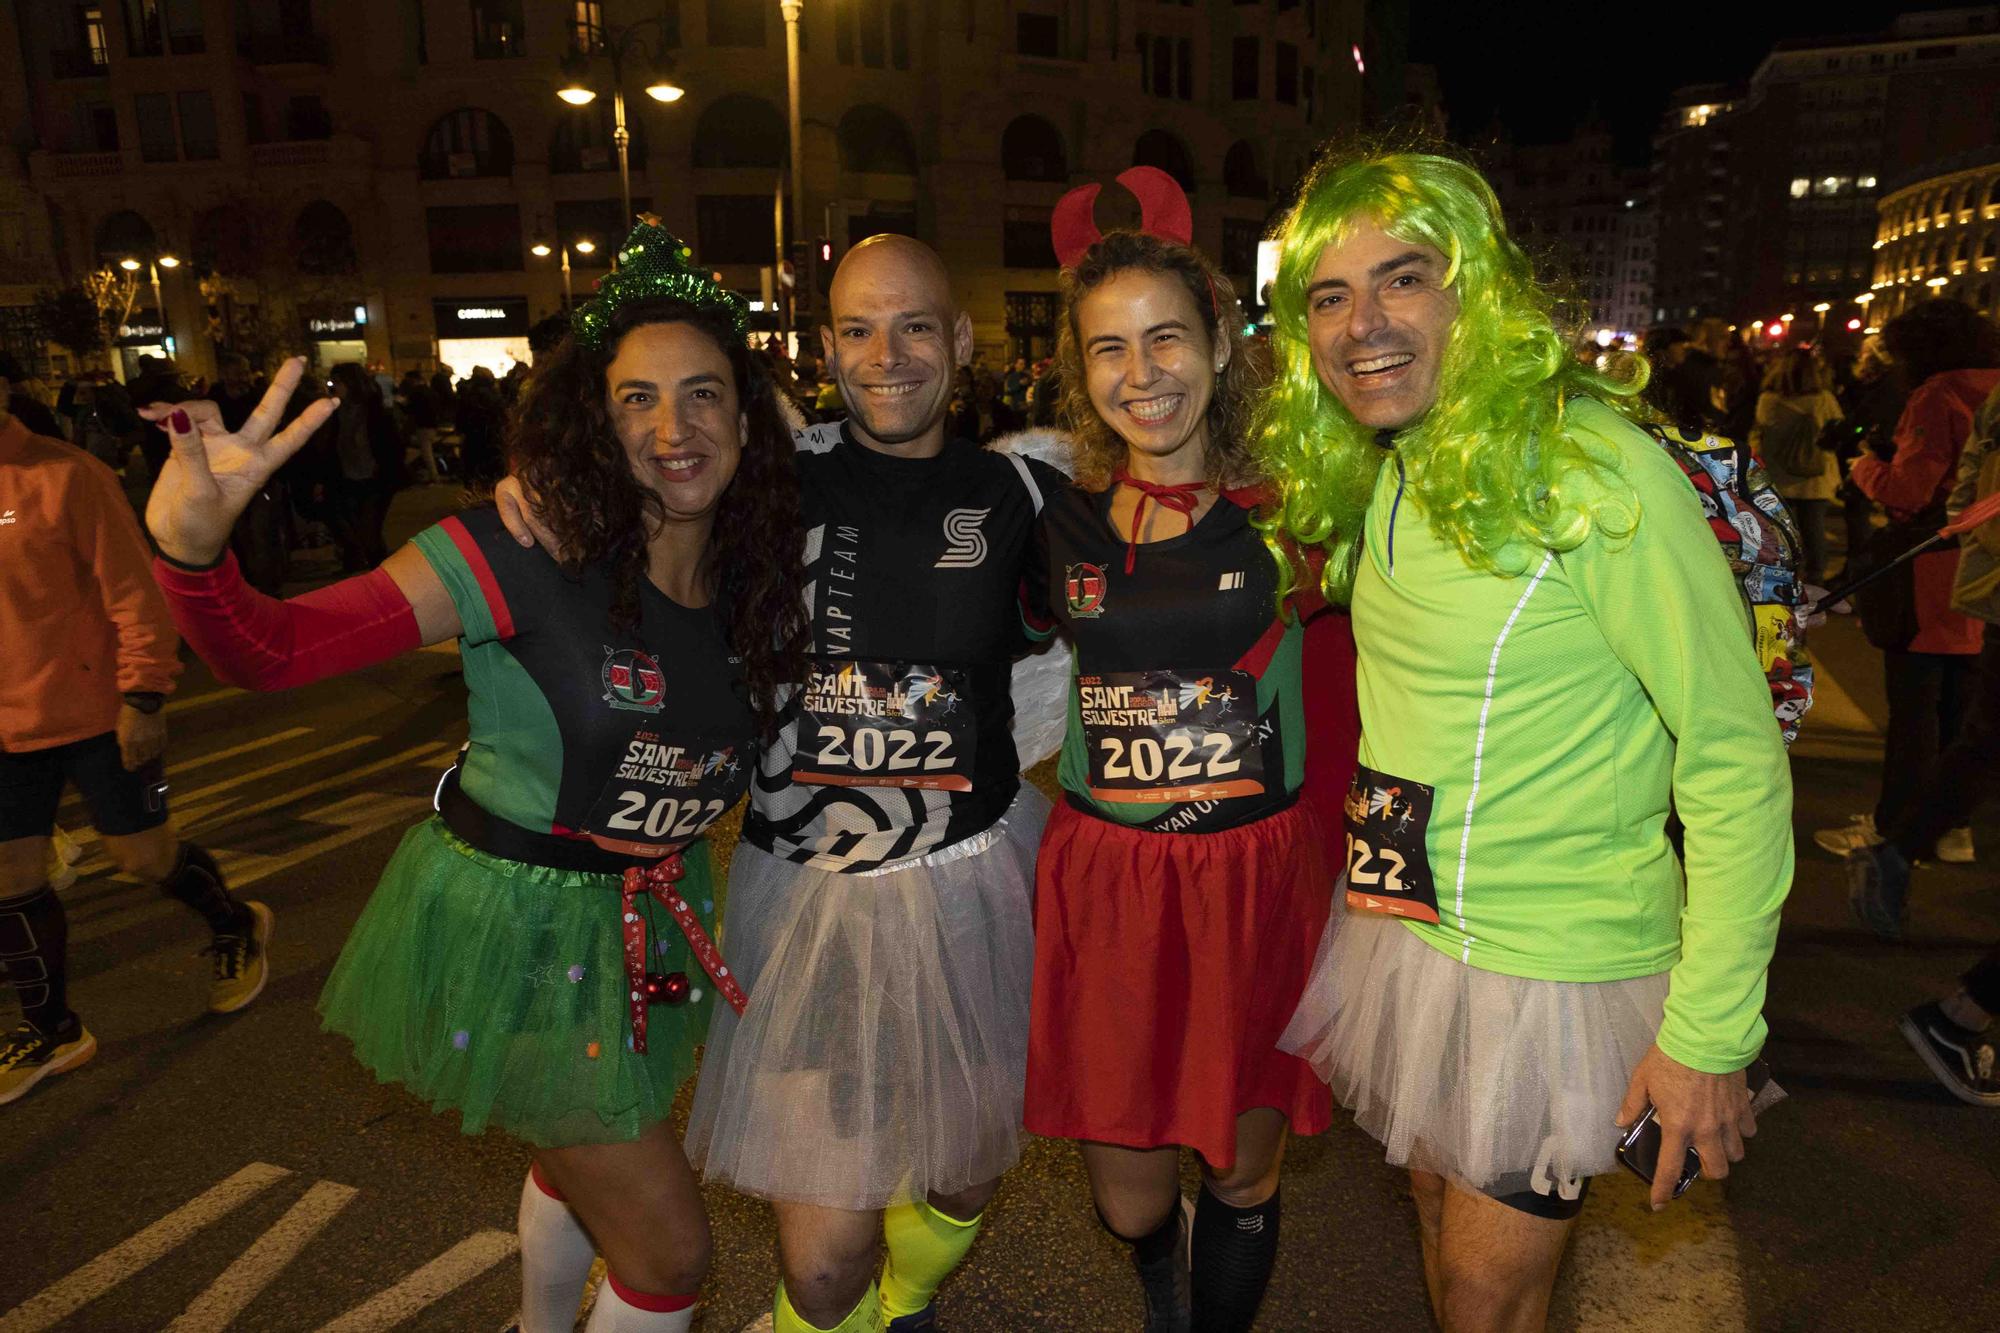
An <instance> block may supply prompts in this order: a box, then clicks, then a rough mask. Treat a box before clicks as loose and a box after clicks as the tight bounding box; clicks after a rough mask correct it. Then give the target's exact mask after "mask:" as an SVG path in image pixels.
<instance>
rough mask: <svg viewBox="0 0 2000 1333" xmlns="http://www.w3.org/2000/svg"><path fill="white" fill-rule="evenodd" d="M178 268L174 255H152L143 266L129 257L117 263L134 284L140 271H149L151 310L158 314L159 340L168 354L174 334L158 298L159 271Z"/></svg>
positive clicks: (165, 309)
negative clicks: (151, 296) (151, 283)
mask: <svg viewBox="0 0 2000 1333" xmlns="http://www.w3.org/2000/svg"><path fill="white" fill-rule="evenodd" d="M180 266H181V261H180V260H179V259H178V258H177V257H176V256H174V255H154V256H153V257H152V258H150V259H148V260H147V261H146V262H145V263H143V264H141V263H140V262H139V261H138V260H136V259H133V258H132V257H130V256H129V255H128V256H126V257H125V258H124V259H121V260H119V261H118V267H119V268H122V269H124V270H125V271H126V272H127V273H130V274H132V275H133V281H135V282H136V281H138V274H139V270H140V269H142V268H143V269H146V270H148V271H149V273H150V275H151V277H152V280H153V309H154V310H156V311H158V312H159V316H160V338H161V340H162V341H163V342H164V344H165V346H166V349H167V351H168V353H169V354H171V353H172V352H173V351H174V334H173V328H172V326H171V325H169V324H168V323H167V303H166V301H165V300H163V299H162V298H161V296H160V270H161V269H167V270H169V271H171V270H173V269H177V268H179V267H180Z"/></svg>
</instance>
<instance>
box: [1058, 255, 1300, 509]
mask: <svg viewBox="0 0 2000 1333" xmlns="http://www.w3.org/2000/svg"><path fill="white" fill-rule="evenodd" d="M1132 270H1137V271H1139V272H1142V273H1163V274H1167V275H1169V276H1171V277H1174V278H1177V279H1179V281H1180V284H1181V286H1182V287H1184V288H1186V289H1187V294H1188V297H1189V299H1190V300H1192V301H1193V302H1194V305H1195V309H1197V310H1199V311H1201V312H1202V314H1203V316H1204V320H1203V322H1204V323H1205V324H1206V326H1207V329H1208V337H1209V345H1210V347H1211V348H1213V347H1216V346H1220V345H1223V344H1225V343H1226V344H1227V345H1228V347H1229V364H1228V365H1227V366H1226V367H1224V368H1223V371H1222V373H1221V374H1220V375H1218V376H1216V379H1215V393H1214V395H1213V396H1212V397H1210V398H1209V400H1208V481H1209V484H1210V485H1212V486H1214V487H1215V488H1216V489H1218V490H1220V489H1223V488H1224V487H1233V486H1244V485H1248V484H1250V483H1251V482H1254V481H1256V480H1257V479H1258V478H1259V477H1260V476H1261V475H1262V474H1261V472H1260V471H1259V469H1258V467H1257V463H1256V460H1255V459H1254V458H1253V457H1252V455H1251V452H1250V442H1249V438H1248V436H1249V425H1250V415H1251V411H1252V402H1251V399H1252V396H1253V394H1254V393H1255V391H1256V387H1257V385H1259V384H1260V383H1261V382H1262V380H1263V376H1262V374H1261V371H1262V365H1261V362H1262V356H1261V353H1260V350H1259V349H1258V348H1257V347H1256V346H1255V345H1254V344H1252V343H1250V342H1249V341H1248V340H1247V339H1245V338H1244V337H1243V320H1242V312H1241V311H1240V310H1239V309H1238V308H1237V304H1236V289H1235V288H1234V287H1231V286H1230V285H1229V279H1228V278H1226V277H1224V276H1223V275H1222V272H1221V271H1220V270H1219V269H1217V268H1216V267H1215V265H1214V264H1211V263H1210V262H1209V261H1208V257H1207V256H1206V255H1204V254H1202V253H1201V251H1199V250H1196V249H1194V248H1192V247H1190V246H1185V245H1178V244H1176V243H1175V242H1173V241H1169V240H1164V239H1162V238H1161V237H1158V236H1153V235H1150V234H1148V233H1146V232H1140V231H1114V232H1111V233H1109V234H1108V235H1106V236H1105V237H1103V239H1101V240H1099V241H1098V242H1097V244H1095V245H1093V246H1091V247H1090V249H1089V250H1087V251H1085V252H1084V256H1083V258H1082V259H1081V260H1080V261H1078V263H1077V265H1076V267H1075V268H1072V269H1065V270H1064V271H1063V275H1062V316H1061V319H1060V320H1059V321H1058V324H1059V332H1058V335H1057V340H1056V365H1057V368H1058V372H1059V374H1060V377H1061V382H1062V405H1061V407H1060V408H1059V409H1058V413H1059V417H1060V420H1061V423H1062V426H1063V428H1064V429H1065V430H1067V431H1068V432H1069V435H1070V440H1071V463H1072V466H1074V467H1075V469H1076V483H1077V485H1079V486H1081V487H1083V488H1084V489H1085V490H1087V491H1101V490H1103V489H1105V488H1106V487H1107V486H1109V485H1110V484H1111V478H1112V476H1113V475H1114V474H1115V473H1117V472H1118V470H1119V469H1120V468H1121V467H1122V466H1123V465H1124V462H1125V441H1124V440H1122V439H1120V438H1119V437H1118V433H1117V432H1116V431H1114V430H1112V429H1111V427H1110V426H1109V425H1108V424H1106V423H1105V421H1104V418H1102V417H1100V416H1099V415H1098V414H1097V408H1096V406H1095V405H1093V404H1092V403H1091V401H1090V386H1089V385H1088V384H1087V383H1086V382H1085V378H1084V367H1083V348H1082V346H1081V344H1080V342H1079V338H1078V334H1077V328H1076V308H1077V305H1078V303H1079V302H1081V301H1082V300H1083V298H1084V297H1085V296H1087V295H1088V294H1089V293H1090V291H1091V289H1093V288H1095V287H1096V286H1097V285H1098V284H1100V283H1102V282H1104V281H1106V280H1108V279H1110V278H1112V277H1114V276H1116V275H1117V274H1119V273H1124V272H1128V271H1132Z"/></svg>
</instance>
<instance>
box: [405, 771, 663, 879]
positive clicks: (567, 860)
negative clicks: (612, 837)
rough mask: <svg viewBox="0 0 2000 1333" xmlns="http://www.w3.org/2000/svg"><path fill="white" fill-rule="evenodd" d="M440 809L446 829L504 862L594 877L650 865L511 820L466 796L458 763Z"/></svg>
mask: <svg viewBox="0 0 2000 1333" xmlns="http://www.w3.org/2000/svg"><path fill="white" fill-rule="evenodd" d="M437 812H438V813H439V814H440V815H442V816H443V817H444V823H445V827H446V828H448V829H450V830H451V831H452V832H453V833H455V834H457V835H458V837H459V838H460V839H462V840H463V841H465V842H466V843H468V844H470V845H471V846H472V847H473V848H475V849H477V850H478V851H482V852H485V853H486V854H487V855H488V856H497V857H499V858H501V859H502V860H505V861H519V862H521V863H522V864H524V865H531V866H546V867H547V868H548V869H550V870H574V871H580V872H582V873H584V874H591V875H622V874H624V873H625V869H626V867H628V866H635V865H636V866H643V865H645V864H647V863H646V862H645V861H642V860H640V859H639V858H637V857H632V856H620V855H618V854H617V853H616V852H607V851H605V850H604V849H603V848H602V847H599V846H598V845H597V844H596V843H594V842H590V841H587V840H585V839H583V838H565V837H561V836H559V835H557V834H554V833H537V832H535V831H534V830H533V829H525V828H522V827H521V826H520V825H519V824H514V823H509V822H508V821H507V820H504V819H502V818H500V816H498V815H496V814H494V813H493V812H492V811H490V810H488V809H486V807H484V806H482V805H480V804H479V802H477V801H475V800H473V799H472V798H471V797H470V796H467V795H466V794H465V789H464V788H463V787H461V786H459V783H458V766H457V765H456V764H454V765H452V767H451V768H450V769H449V770H448V771H447V772H446V773H445V775H444V780H443V781H442V782H440V783H439V784H438V794H437Z"/></svg>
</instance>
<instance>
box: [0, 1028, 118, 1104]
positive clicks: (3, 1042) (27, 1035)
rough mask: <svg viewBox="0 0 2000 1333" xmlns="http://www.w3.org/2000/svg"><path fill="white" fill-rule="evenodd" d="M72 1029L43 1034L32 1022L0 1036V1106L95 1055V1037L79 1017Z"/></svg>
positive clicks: (15, 1099) (22, 1095)
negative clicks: (67, 1031)
mask: <svg viewBox="0 0 2000 1333" xmlns="http://www.w3.org/2000/svg"><path fill="white" fill-rule="evenodd" d="M73 1021H74V1022H75V1028H76V1030H75V1031H74V1032H72V1033H71V1034H70V1035H69V1036H67V1037H65V1036H63V1035H62V1032H61V1030H60V1029H58V1030H57V1031H56V1032H53V1033H46V1034H45V1033H43V1032H42V1030H41V1029H40V1028H37V1027H36V1026H35V1025H34V1024H32V1023H23V1024H21V1026H19V1027H17V1028H15V1029H14V1030H13V1031H12V1032H10V1033H8V1034H7V1036H6V1037H4V1038H0V1106H5V1105H6V1104H7V1103H8V1102H11V1101H17V1100H19V1099H20V1098H22V1097H25V1096H27V1095H28V1089H30V1088H32V1087H34V1086H35V1085H36V1084H37V1083H40V1082H41V1081H42V1080H43V1079H45V1078H47V1077H49V1076H50V1075H51V1074H66V1073H68V1072H69V1071H70V1070H72V1069H75V1068H76V1067H77V1066H78V1065H80V1064H85V1063H87V1062H88V1061H89V1059H90V1057H91V1056H93V1055H96V1054H97V1038H95V1037H93V1036H91V1035H90V1029H89V1028H87V1027H85V1026H84V1025H83V1022H82V1020H80V1019H78V1020H73Z"/></svg>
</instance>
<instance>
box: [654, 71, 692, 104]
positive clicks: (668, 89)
mask: <svg viewBox="0 0 2000 1333" xmlns="http://www.w3.org/2000/svg"><path fill="white" fill-rule="evenodd" d="M646 96H648V97H650V98H652V99H653V100H654V101H655V102H678V101H680V100H681V98H683V97H685V96H687V89H685V88H683V87H681V86H680V85H679V84H678V83H675V82H674V81H673V80H672V79H669V78H665V77H662V78H661V79H660V80H659V82H657V83H650V84H648V85H646Z"/></svg>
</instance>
